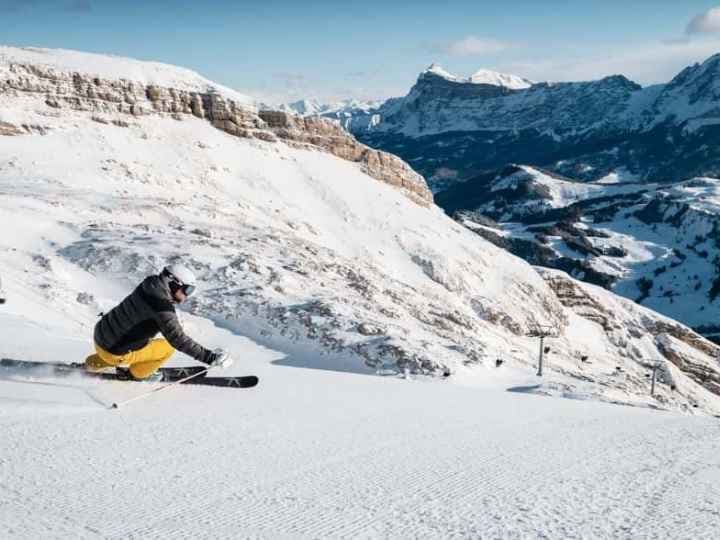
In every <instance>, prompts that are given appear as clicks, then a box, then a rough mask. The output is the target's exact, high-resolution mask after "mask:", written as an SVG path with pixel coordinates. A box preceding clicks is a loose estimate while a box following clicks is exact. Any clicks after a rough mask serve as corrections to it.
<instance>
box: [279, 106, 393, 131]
mask: <svg viewBox="0 0 720 540" xmlns="http://www.w3.org/2000/svg"><path fill="white" fill-rule="evenodd" d="M383 103H384V101H382V100H376V101H360V100H356V99H347V100H343V101H338V102H335V103H320V102H319V101H317V100H314V99H302V100H300V101H295V102H293V103H284V104H281V105H280V106H278V107H277V109H278V110H280V111H284V112H287V113H291V114H297V115H299V116H303V117H309V116H322V117H324V118H330V119H332V120H336V121H337V122H338V123H339V124H340V125H341V126H342V127H343V128H344V129H346V130H347V131H350V129H351V124H353V123H354V126H355V128H359V126H361V125H363V126H364V127H363V128H362V129H370V128H372V125H373V124H374V123H376V122H378V121H379V120H380V117H379V116H378V115H376V114H374V112H373V111H375V110H376V109H377V108H378V107H380V106H381V105H382V104H383Z"/></svg>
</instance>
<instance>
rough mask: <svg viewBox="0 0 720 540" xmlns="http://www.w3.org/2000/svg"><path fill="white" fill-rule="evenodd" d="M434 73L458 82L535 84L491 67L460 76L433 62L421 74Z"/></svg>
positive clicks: (498, 84) (511, 86) (508, 85)
mask: <svg viewBox="0 0 720 540" xmlns="http://www.w3.org/2000/svg"><path fill="white" fill-rule="evenodd" d="M424 75H434V76H436V77H440V78H442V79H445V80H446V81H451V82H457V83H471V84H488V85H492V86H503V87H505V88H512V89H516V90H517V89H522V88H529V87H530V86H532V85H533V82H532V81H529V80H527V79H523V78H522V77H518V76H517V75H508V74H505V73H498V72H497V71H492V70H489V69H481V70H479V71H476V72H475V73H474V74H473V75H471V76H470V77H468V78H463V77H458V76H457V75H453V74H452V73H450V72H448V71H446V70H445V69H444V68H443V67H442V66H440V65H439V64H435V63H433V64H431V65H430V67H429V68H427V69H426V70H425V71H423V72H422V73H421V74H420V76H421V77H422V76H424Z"/></svg>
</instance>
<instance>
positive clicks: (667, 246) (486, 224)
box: [436, 166, 720, 339]
mask: <svg viewBox="0 0 720 540" xmlns="http://www.w3.org/2000/svg"><path fill="white" fill-rule="evenodd" d="M608 180H617V179H616V178H613V179H605V181H604V182H577V181H572V180H570V179H568V178H562V177H558V176H556V175H553V174H552V173H548V172H546V171H545V172H543V171H540V170H537V169H534V168H532V167H527V166H511V167H507V168H506V169H504V170H502V171H500V172H498V173H496V174H489V175H485V176H482V177H477V178H475V179H474V180H472V181H468V182H466V183H462V184H458V185H456V186H455V187H453V188H451V189H449V190H447V191H445V192H442V193H440V194H438V195H437V197H436V201H437V202H438V203H439V204H441V205H442V206H443V207H445V208H446V210H447V211H448V212H449V213H451V214H454V215H456V217H457V218H458V219H459V220H460V221H461V222H463V223H465V224H466V225H467V226H468V227H470V228H471V229H472V230H475V231H476V232H477V233H478V234H480V235H481V236H483V237H484V238H486V239H488V240H490V241H492V242H493V243H495V244H496V245H499V246H502V247H505V248H506V249H508V250H509V251H511V252H513V253H515V254H516V255H519V256H522V257H523V258H525V259H526V260H528V261H530V262H531V263H533V264H539V265H543V266H549V267H554V268H559V269H562V270H565V271H567V272H569V273H570V274H571V275H573V276H575V277H577V278H579V279H583V280H585V281H588V282H591V283H595V284H598V285H602V286H604V287H607V288H609V289H611V290H613V291H615V292H617V293H619V294H621V295H623V296H626V297H628V298H631V299H634V300H636V301H637V302H639V303H641V304H643V305H645V306H648V307H650V308H652V309H654V310H657V311H659V312H661V313H664V314H665V315H668V316H670V317H673V318H675V319H677V320H680V321H683V322H684V323H686V324H688V325H690V326H692V327H694V328H695V329H696V330H698V331H699V332H701V333H703V334H705V335H706V336H708V337H712V338H713V339H717V338H719V337H720V331H719V330H720V327H718V323H717V321H718V319H719V318H720V303H719V302H718V298H717V297H718V294H720V269H719V266H718V264H720V260H719V259H718V253H719V252H720V218H719V217H718V216H720V180H718V179H713V178H694V179H691V180H686V181H680V182H672V183H668V184H649V183H639V182H637V181H636V180H632V178H630V180H629V181H627V180H626V181H621V182H617V183H608ZM487 218H490V219H489V220H488V219H487Z"/></svg>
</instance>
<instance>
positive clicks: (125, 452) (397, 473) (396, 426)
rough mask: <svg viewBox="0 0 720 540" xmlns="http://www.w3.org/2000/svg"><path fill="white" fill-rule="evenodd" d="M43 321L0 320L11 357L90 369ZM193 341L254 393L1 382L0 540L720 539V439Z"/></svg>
mask: <svg viewBox="0 0 720 540" xmlns="http://www.w3.org/2000/svg"><path fill="white" fill-rule="evenodd" d="M77 277H78V279H80V278H83V279H92V278H89V277H88V276H77ZM93 285H95V286H97V287H100V284H95V283H93ZM10 292H11V294H12V296H13V297H15V298H17V294H16V293H17V292H19V291H17V290H15V289H14V288H13V289H11V291H10ZM42 301H43V299H42V298H41V297H40V296H38V295H34V294H27V295H25V298H23V299H20V300H19V305H18V304H17V303H14V304H13V305H10V306H8V307H7V309H4V310H3V312H2V314H0V325H2V327H3V329H4V330H5V332H4V336H3V341H4V344H3V345H4V346H5V345H7V340H8V335H9V336H10V343H11V346H12V348H14V349H15V352H17V353H22V352H25V353H27V354H32V355H33V356H34V357H36V358H47V359H54V358H57V355H58V352H62V354H63V357H69V356H72V357H79V356H81V355H82V354H84V353H85V351H86V350H87V344H86V342H85V340H84V339H83V338H84V335H83V334H82V333H78V331H77V329H75V330H73V329H72V324H71V323H69V322H63V321H62V320H61V319H62V317H58V315H60V314H58V313H54V312H52V311H51V310H47V309H46V308H45V307H44V306H43V305H42ZM22 311H25V312H32V314H33V315H34V318H33V320H28V319H27V318H26V316H24V315H21V314H20V313H19V312H22ZM186 323H187V324H188V325H189V327H190V328H191V329H192V330H193V332H194V333H195V334H196V335H198V336H199V337H200V338H201V339H203V340H206V341H212V342H214V343H218V344H222V345H224V346H225V347H228V348H229V349H230V350H231V351H232V352H233V354H234V355H235V356H236V357H237V358H238V364H237V365H236V366H234V367H233V368H231V369H232V372H233V373H237V374H239V373H250V372H252V373H256V374H258V375H260V377H261V383H260V386H259V387H257V388H256V389H253V390H236V389H209V388H199V387H180V388H177V389H173V390H171V391H169V392H165V393H162V392H161V393H159V394H156V395H154V396H152V397H150V398H148V399H147V400H146V401H144V402H143V401H140V402H136V403H134V404H132V405H128V406H127V407H126V408H121V409H120V410H117V411H111V410H107V409H106V408H104V406H103V404H106V403H110V402H111V401H113V400H119V399H125V398H129V397H133V396H135V395H137V394H138V393H140V392H142V391H146V390H148V386H150V385H145V386H140V385H132V384H130V383H97V382H94V381H92V380H88V379H82V378H77V379H69V380H68V379H55V380H53V379H36V380H35V381H28V380H26V379H21V378H19V377H16V378H15V380H12V378H8V377H7V375H3V378H1V379H0V429H2V432H3V437H2V439H0V453H1V455H2V459H0V478H2V482H1V483H0V537H2V538H23V539H31V538H78V539H79V538H83V539H94V538H127V537H144V538H146V537H152V538H179V537H183V538H188V537H191V538H220V537H222V538H231V537H232V538H240V537H243V538H244V537H253V538H278V537H293V538H296V537H314V538H317V537H332V538H358V537H363V538H410V537H415V538H440V537H449V536H461V537H483V538H486V537H492V538H500V537H501V538H527V537H550V538H559V537H563V538H567V537H585V538H590V537H592V538H618V537H622V538H667V537H674V538H680V537H682V538H711V537H713V536H714V534H715V532H716V531H717V528H718V526H720V516H718V513H717V500H718V497H719V496H720V489H719V488H718V486H719V485H720V458H719V457H718V456H720V439H719V438H718V437H717V420H715V419H710V418H702V417H690V416H687V415H678V414H674V413H663V412H657V411H648V410H644V409H637V408H629V407H618V406H614V405H607V404H600V403H594V402H588V401H577V400H566V399H553V398H544V397H539V396H533V395H528V394H526V393H522V392H505V391H504V389H505V388H507V387H511V386H522V385H523V384H527V383H528V381H523V376H522V375H518V374H517V373H513V372H496V374H495V376H494V377H493V379H492V380H490V381H486V384H485V386H484V387H473V388H468V387H461V386H457V385H455V384H452V383H451V382H445V383H428V382H426V381H422V380H410V381H406V380H401V379H395V378H381V377H376V376H363V375H359V374H348V373H338V372H332V371H321V370H312V369H307V368H293V367H288V366H286V365H283V362H282V359H283V357H284V354H282V353H280V352H278V351H273V350H270V349H267V348H263V347H261V346H259V345H257V344H255V343H253V342H252V341H250V340H248V339H245V338H242V337H238V336H234V335H231V334H229V333H228V332H225V331H222V330H219V329H217V328H214V327H212V325H209V324H207V322H205V321H203V320H201V319H194V318H191V319H188V320H187V321H186Z"/></svg>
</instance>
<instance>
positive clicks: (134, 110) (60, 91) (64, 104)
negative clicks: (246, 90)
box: [0, 61, 432, 205]
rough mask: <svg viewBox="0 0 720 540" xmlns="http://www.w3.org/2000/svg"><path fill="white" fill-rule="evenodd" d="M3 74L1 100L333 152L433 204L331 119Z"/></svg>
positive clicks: (43, 72)
mask: <svg viewBox="0 0 720 540" xmlns="http://www.w3.org/2000/svg"><path fill="white" fill-rule="evenodd" d="M0 67H2V68H3V69H0V95H5V96H14V97H21V96H28V97H30V96H34V97H38V98H40V99H41V100H42V101H43V102H44V104H45V106H46V107H47V108H50V109H64V108H65V109H72V110H75V111H86V112H88V113H89V114H91V115H92V116H93V119H94V120H96V121H98V122H101V123H113V124H115V125H118V126H127V125H128V122H130V121H132V118H133V117H138V116H143V115H152V114H164V115H172V117H173V118H175V119H176V120H182V119H183V117H184V116H185V115H193V116H195V117H198V118H203V119H205V120H207V121H208V122H210V123H211V124H212V125H213V126H214V127H216V128H217V129H220V130H222V131H224V132H226V133H229V134H230V135H234V136H236V137H243V138H255V139H260V140H263V141H268V142H278V141H282V142H284V143H286V144H289V145H291V146H294V147H303V148H308V149H318V150H322V151H325V152H329V153H331V154H333V155H335V156H338V157H340V158H342V159H346V160H349V161H353V162H355V163H358V164H359V165H360V166H361V168H362V169H363V171H365V172H366V173H367V174H369V175H370V176H372V177H374V178H376V179H378V180H380V181H382V182H386V183H388V184H391V185H393V186H396V187H398V188H400V189H402V190H403V191H404V192H405V193H406V194H407V195H408V196H409V197H410V198H411V199H412V200H414V201H416V202H418V203H419V204H423V205H427V204H430V203H431V202H432V195H431V193H430V191H429V190H428V188H427V185H426V184H425V181H424V179H423V178H422V177H421V176H420V175H419V174H417V173H416V172H414V171H413V170H412V169H411V168H410V166H408V165H407V164H406V163H405V162H403V161H402V160H401V159H399V158H397V157H395V156H393V155H390V154H387V153H385V152H382V151H378V150H374V149H372V148H369V147H367V146H365V145H363V144H361V143H359V142H357V141H356V140H355V139H354V138H353V137H352V136H351V135H350V134H348V132H347V131H345V130H344V129H342V127H341V126H340V125H339V124H337V123H336V122H333V121H331V120H328V119H321V118H312V119H304V120H303V119H298V118H296V117H293V116H291V115H289V114H287V113H284V112H273V111H260V112H257V111H256V110H254V109H252V108H250V107H247V106H246V105H245V104H240V103H238V102H236V101H235V100H233V99H230V98H228V97H226V96H224V95H223V94H222V93H220V92H215V91H213V90H212V89H211V90H210V91H205V92H203V91H194V90H187V89H177V88H168V87H163V86H159V85H155V84H143V83H141V82H136V81H131V80H126V79H105V78H101V77H97V76H93V75H91V74H85V73H80V72H67V71H62V70H58V69H56V68H54V67H50V66H43V65H35V64H22V63H15V62H12V61H7V62H6V63H5V65H3V66H0ZM39 130H40V131H41V130H42V126H41V125H30V124H28V123H23V124H19V125H15V124H13V123H11V122H3V123H1V124H0V135H18V134H22V133H25V132H30V131H39Z"/></svg>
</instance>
